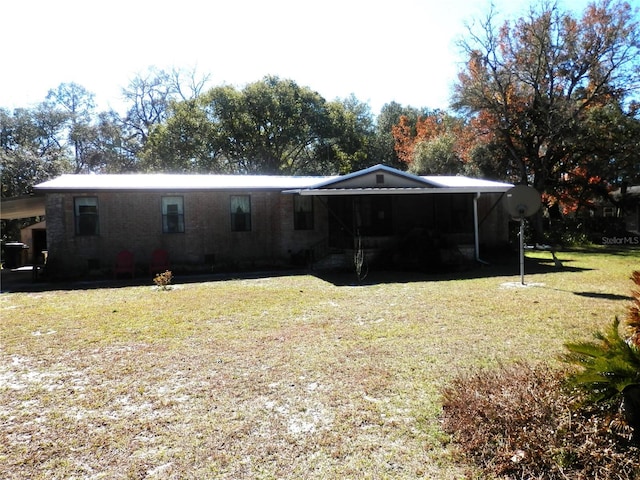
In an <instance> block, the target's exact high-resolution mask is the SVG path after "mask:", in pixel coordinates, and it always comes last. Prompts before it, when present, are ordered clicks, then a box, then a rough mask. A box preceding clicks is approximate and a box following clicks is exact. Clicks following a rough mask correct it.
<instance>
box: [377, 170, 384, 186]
mask: <svg viewBox="0 0 640 480" xmlns="http://www.w3.org/2000/svg"><path fill="white" fill-rule="evenodd" d="M376 183H377V184H378V185H383V184H384V175H383V174H381V173H379V174H377V175H376Z"/></svg>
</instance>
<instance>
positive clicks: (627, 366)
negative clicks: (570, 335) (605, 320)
mask: <svg viewBox="0 0 640 480" xmlns="http://www.w3.org/2000/svg"><path fill="white" fill-rule="evenodd" d="M594 336H595V341H582V342H569V343H566V344H565V346H566V348H567V350H568V353H566V354H564V355H563V356H562V358H563V359H564V360H565V361H566V362H568V363H572V364H575V365H577V366H579V367H580V371H579V372H577V373H575V374H573V375H572V376H571V377H570V378H569V383H570V385H573V386H575V387H577V388H579V389H581V390H583V391H584V392H585V393H586V395H587V399H588V400H590V401H593V402H600V401H604V400H609V399H612V398H613V397H616V396H617V395H619V394H621V393H622V391H623V390H624V389H625V388H626V387H628V386H629V385H634V384H639V383H640V351H639V350H638V349H637V348H636V347H635V346H634V345H633V344H632V343H631V342H629V341H628V339H626V338H625V337H624V336H623V335H621V333H620V320H619V319H618V318H617V317H616V319H615V320H614V321H613V322H612V323H611V325H609V327H608V328H607V329H606V330H604V331H603V332H598V333H596V334H595V335H594Z"/></svg>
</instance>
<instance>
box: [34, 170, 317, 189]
mask: <svg viewBox="0 0 640 480" xmlns="http://www.w3.org/2000/svg"><path fill="white" fill-rule="evenodd" d="M325 178H326V177H302V176H300V177H297V176H278V175H189V174H176V175H173V174H115V175H113V174H104V175H103V174H98V175H91V174H89V175H72V174H67V175H61V176H60V177H57V178H55V179H53V180H49V181H47V182H44V183H40V184H38V185H36V186H35V188H36V190H39V191H93V190H239V189H242V190H251V189H272V190H284V189H291V188H309V187H313V186H314V185H316V184H317V183H318V182H319V181H322V180H324V179H325Z"/></svg>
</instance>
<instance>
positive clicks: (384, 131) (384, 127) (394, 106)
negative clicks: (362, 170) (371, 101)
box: [373, 102, 429, 169]
mask: <svg viewBox="0 0 640 480" xmlns="http://www.w3.org/2000/svg"><path fill="white" fill-rule="evenodd" d="M428 114H429V110H427V109H423V110H420V109H417V108H414V107H411V106H408V107H405V106H402V105H400V104H399V103H397V102H391V103H387V104H385V105H383V107H382V109H381V110H380V115H378V118H377V120H376V130H375V139H374V154H373V157H374V158H377V159H378V161H377V162H376V163H384V164H386V165H389V166H392V167H395V168H399V169H405V168H407V162H406V161H405V159H401V158H400V157H399V154H398V150H397V148H396V141H397V139H396V138H395V134H394V127H396V126H398V125H399V124H400V123H401V122H403V124H404V128H406V130H405V131H404V132H403V134H404V135H408V136H409V137H415V125H416V123H417V121H418V118H420V117H421V116H424V115H428ZM401 119H403V120H401Z"/></svg>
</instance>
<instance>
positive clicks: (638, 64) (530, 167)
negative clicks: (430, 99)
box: [453, 0, 640, 207]
mask: <svg viewBox="0 0 640 480" xmlns="http://www.w3.org/2000/svg"><path fill="white" fill-rule="evenodd" d="M461 46H462V48H463V49H464V51H465V52H466V54H467V58H468V63H467V65H466V68H465V69H464V70H463V71H461V72H460V74H459V78H458V82H457V84H456V86H455V95H454V102H453V107H454V108H455V109H456V110H457V111H458V112H461V113H463V114H465V115H466V116H467V121H468V125H469V128H471V129H472V130H473V131H474V133H475V135H473V137H474V138H476V139H477V140H476V145H475V146H474V147H475V148H471V149H470V150H469V152H470V156H469V158H468V160H473V159H474V155H475V159H476V160H477V161H479V163H480V164H483V166H484V167H485V168H486V167H489V168H491V169H492V170H493V171H499V172H503V174H504V175H505V177H507V178H509V179H512V180H514V181H516V182H518V183H526V184H531V185H533V186H534V187H535V188H536V189H538V190H539V191H541V192H543V193H544V195H545V198H546V200H547V203H548V204H549V203H553V202H558V201H560V202H563V201H564V202H565V205H566V204H567V203H573V207H576V206H577V204H578V203H583V204H584V201H585V200H587V199H588V198H589V196H590V195H589V194H588V192H587V191H586V190H590V191H594V190H598V189H600V190H602V189H606V188H607V186H610V185H611V184H616V183H621V182H625V181H638V180H639V178H638V171H637V164H638V157H637V152H638V150H637V136H635V135H637V131H638V130H637V128H638V121H639V118H638V108H637V104H636V103H635V102H634V95H637V89H638V85H639V81H640V28H639V25H638V21H637V19H636V18H635V17H634V12H633V10H632V9H631V7H630V6H629V4H628V3H626V2H621V1H611V0H599V1H597V2H594V3H592V4H590V5H589V6H588V7H587V8H586V10H585V11H584V13H583V15H582V17H581V18H575V17H574V16H572V15H571V14H570V13H567V12H563V11H561V10H560V8H559V7H558V6H557V5H556V4H552V3H544V2H543V3H540V4H538V6H536V7H532V8H531V10H530V11H529V13H528V15H526V16H523V17H522V18H519V19H518V20H516V21H506V22H504V23H502V24H501V25H496V15H495V14H494V12H493V11H492V12H490V13H489V15H488V16H487V18H486V19H485V20H484V22H482V23H481V24H480V25H479V28H478V29H477V30H474V29H470V30H469V35H468V36H467V37H466V38H465V40H464V41H463V42H462V43H461ZM634 89H635V90H634ZM636 99H637V97H636ZM598 119H600V120H598ZM634 152H635V153H634ZM487 154H489V155H490V156H491V157H492V158H490V159H487ZM483 157H484V158H483ZM634 165H635V166H636V167H635V168H634V167H633V166H634ZM605 172H606V173H605Z"/></svg>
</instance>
